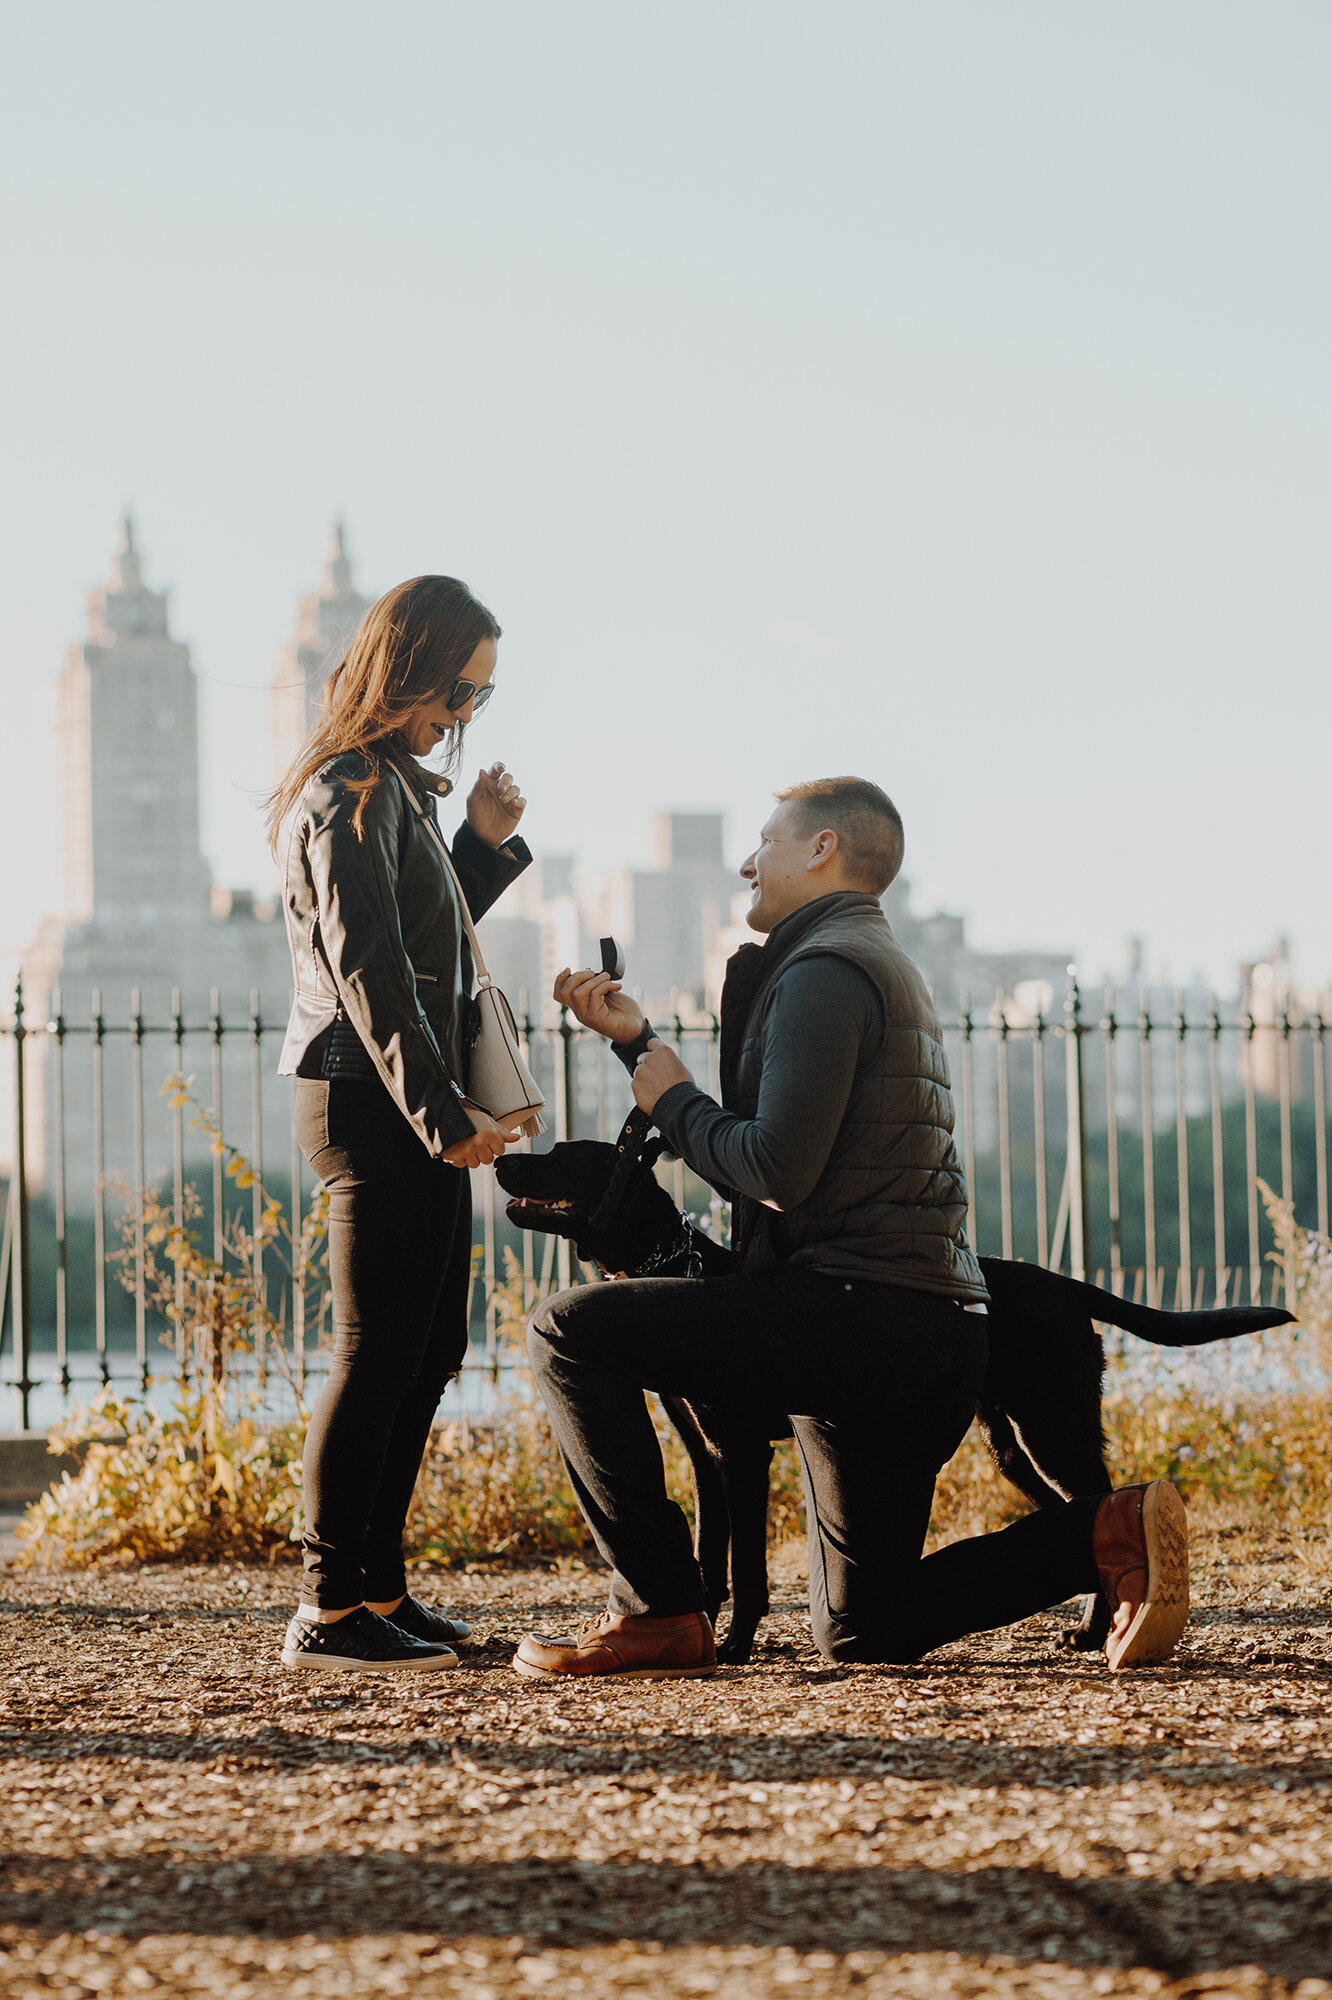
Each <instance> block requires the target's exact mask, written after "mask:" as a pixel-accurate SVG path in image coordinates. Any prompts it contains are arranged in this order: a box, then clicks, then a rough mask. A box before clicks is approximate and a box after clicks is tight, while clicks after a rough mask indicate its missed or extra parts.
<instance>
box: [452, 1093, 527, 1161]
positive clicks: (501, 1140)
mask: <svg viewBox="0 0 1332 2000" xmlns="http://www.w3.org/2000/svg"><path fill="white" fill-rule="evenodd" d="M463 1110H464V1111H465V1112H466V1113H467V1116H468V1117H469V1118H470V1119H471V1121H472V1137H471V1138H470V1139H459V1141H458V1142H457V1144H456V1145H454V1146H450V1147H449V1149H448V1151H447V1152H446V1153H441V1154H440V1158H441V1160H447V1161H448V1163H449V1165H450V1166H451V1167H488V1166H490V1165H491V1164H492V1162H493V1161H495V1160H497V1159H498V1158H499V1156H500V1154H501V1153H502V1152H503V1151H504V1148H505V1147H506V1146H515V1145H517V1143H518V1137H519V1135H518V1133H517V1132H506V1131H505V1130H504V1128H503V1126H502V1125H497V1124H496V1123H495V1120H494V1119H493V1118H492V1117H491V1115H490V1113H489V1112H488V1111H483V1110H482V1109H481V1107H480V1105H479V1104H464V1105H463Z"/></svg>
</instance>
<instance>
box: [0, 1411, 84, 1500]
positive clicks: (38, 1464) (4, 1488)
mask: <svg viewBox="0 0 1332 2000" xmlns="http://www.w3.org/2000/svg"><path fill="white" fill-rule="evenodd" d="M78 1469H79V1461H78V1459H77V1458H75V1457H73V1456H71V1455H70V1454H69V1453H66V1454H65V1455H64V1456H63V1457H61V1458H53V1457H52V1456H51V1454H50V1453H49V1452H48V1451H47V1449H46V1432H45V1431H0V1514H19V1513H22V1511H23V1509H24V1508H25V1507H28V1506H31V1504H32V1502H33V1501H34V1500H38V1499H40V1498H41V1496H42V1494H43V1493H45V1491H46V1489H47V1487H48V1486H54V1484H55V1482H56V1480H57V1479H59V1478H60V1476H61V1474H62V1473H65V1472H77V1471H78Z"/></svg>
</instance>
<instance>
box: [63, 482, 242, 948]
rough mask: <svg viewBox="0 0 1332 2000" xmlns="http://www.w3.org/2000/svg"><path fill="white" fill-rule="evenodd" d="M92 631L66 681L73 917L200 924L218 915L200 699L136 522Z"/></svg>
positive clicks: (78, 646)
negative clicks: (204, 836) (206, 845)
mask: <svg viewBox="0 0 1332 2000" xmlns="http://www.w3.org/2000/svg"><path fill="white" fill-rule="evenodd" d="M122 532H123V539H122V544H121V547H120V549H119V550H118V551H117V553H116V555H115V557H114V558H113V561H112V569H111V579H110V581H109V582H108V583H107V584H105V585H103V586H101V587H100V588H99V589H96V590H90V591H89V593H88V635H87V637H86V638H85V639H83V640H81V641H77V642H76V643H75V644H74V645H72V646H71V647H70V649H69V654H68V658H67V660H66V664H65V671H64V673H63V675H62V676H61V681H60V710H59V714H60V720H59V735H60V745H61V751H62V761H63V766H64V799H63V804H64V811H63V814H62V825H63V829H64V839H65V908H64V911H63V913H62V914H63V915H64V917H65V918H66V919H67V920H68V921H70V922H74V923H93V924H95V925H96V926H97V927H98V928H99V929H100V930H104V931H106V932H108V933H110V932H115V933H118V934H119V933H123V932H125V931H133V932H136V933H139V934H142V933H144V932H156V931H158V930H160V929H162V928H164V927H165V928H169V929H173V930H174V929H178V928H180V927H182V926H183V927H185V928H191V927H193V926H195V925H198V924H200V923H202V922H203V921H204V919H205V917H206V915H207V910H208V867H207V864H206V862H205V861H204V857H203V849H202V846H201V844H200V838H199V756H198V696H197V688H196V683H195V678H194V669H193V667H192V666H191V665H190V654H189V648H188V647H187V646H183V645H182V644H181V643H180V641H179V640H178V639H173V638H172V637H171V635H170V632H169V631H168V629H167V600H166V593H165V591H162V592H157V591H152V590H149V589H148V588H147V587H146V586H145V584H144V581H143V571H142V565H141V563H140V560H139V553H138V550H137V549H136V548H135V545H134V526H133V523H132V521H131V520H130V517H129V515H128V514H127V515H126V516H125V520H124V524H123V531H122Z"/></svg>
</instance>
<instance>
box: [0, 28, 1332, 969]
mask: <svg viewBox="0 0 1332 2000" xmlns="http://www.w3.org/2000/svg"><path fill="white" fill-rule="evenodd" d="M9 52H10V54H11V62H12V65H13V68H14V71H15V73H16V74H22V75H23V76H24V77H25V78H26V79H27V80H28V84H27V87H26V88H25V89H24V91H23V92H21V93H18V94H17V95H16V98H15V101H14V103H13V104H12V105H10V106H9V107H8V116H7V118H6V121H5V129H4V131H3V133H0V176H3V177H4V189H5V199H4V207H3V213H4V216H5V230H6V246H7V247H6V259H7V262H6V270H7V273H8V275H9V277H10V281H11V284H10V289H11V292H12V296H13V299H14V301H15V304H14V307H13V309H12V310H11V311H10V312H9V313H7V314H6V315H5V320H4V324H3V325H2V326H0V360H2V361H3V365H2V366H0V420H2V421H3V423H4V428H5V435H6V445H7V460H8V475H9V476H8V478H7V480H6V481H5V482H4V486H3V490H0V545H3V547H4V549H5V553H6V558H7V563H6V570H7V577H6V587H5V590H4V592H3V593H0V698H3V700H4V703H5V713H6V718H7V722H8V723H9V750H10V757H9V764H8V773H7V777H8V782H7V784H6V786H5V788H4V789H3V793H0V840H3V841H4V844H5V849H6V851H7V852H9V853H11V854H13V853H22V854H23V855H24V857H25V865H24V867H23V868H22V869H21V870H14V871H11V877H12V879H11V880H10V881H8V882H7V883H6V886H5V892H4V893H5V905H4V910H3V912H2V913H0V939H2V940H3V941H4V942H6V943H8V944H10V945H11V946H12V945H13V944H15V943H17V942H20V941H21V939H22V937H23V936H24V935H26V933H27V932H28V930H29V929H30V928H31V925H32V923H33V922H34V921H35V920H36V918H37V916H38V915H39V913H40V910H41V909H43V908H46V907H49V906H50V904H51V902H52V900H53V896H52V890H53V885H54V882H55V879H56V872H57V870H58V868H59V861H58V851H59V846H60V829H59V824H58V807H57V804H56V793H57V791H58V787H57V785H56V784H55V783H54V782H53V766H52V760H51V749H50V746H51V733H50V732H51V722H52V717H53V712H54V688H53V682H54V678H55V674H56V671H57V668H58V663H59V661H60V659H61V656H62V655H63V652H64V649H65V647H66V645H67V644H68V642H69V639H70V636H71V634H72V633H73V632H75V631H77V630H78V629H79V628H78V623H77V619H78V605H79V596H80V592H81V590H82V588H83V587H84V584H85V582H86V580H87V579H89V578H92V577H96V576H97V575H99V574H100V573H101V569H102V563H103V558H104V553H105V549H106V546H107V541H108V535H109V532H110V528H111V525H112V523H113V522H114V520H115V518H116V516H117V514H118V512H119V511H120V509H121V508H122V507H123V506H124V505H125V504H126V503H127V502H128V503H129V504H130V505H132V507H133V508H134V511H135V514H136V517H137V518H138V520H139V522H140V524H141V528H142V533H143V537H144V542H145V546H146V547H147V548H149V549H150V550H151V556H152V566H153V572H152V573H153V576H154V580H155V583H156V584H157V585H158V586H159V587H160V586H162V585H164V584H168V583H169V584H170V585H171V586H172V623H173V629H174V630H175V631H176V632H178V633H179V634H180V636H181V637H182V639H183V640H185V641H188V642H189V643H190V644H191V647H192V650H193V656H194V662H195V668H196V672H197V673H198V675H199V677H200V693H201V704H202V710H203V715H204V722H205V734H206V738H207V741H208V743H209V758H208V770H207V772H206V774H205V784H204V796H203V811H204V823H205V837H206V845H207V848H208V851H209V854H210V856H211V857H212V858H213V860H214V863H215V866H216V867H217V870H218V873H219V875H220V876H221V877H222V878H223V879H225V880H226V881H228V882H232V883H235V884H237V885H246V884H254V885H256V886H262V885H264V884H266V883H267V882H269V881H270V880H271V877H270V875H269V873H268V863H267V860H266V857H265V853H264V843H263V834H262V827H261V815H260V811H259V803H260V797H261V794H262V793H263V791H264V790H265V788H266V787H267V784H268V782H269V778H270V771H269V767H268V753H267V702H268V694H267V688H268V681H269V678H270V674H271V669H272V662H273V658H274V654H275V651H276V650H277V648H278V647H280V646H281V645H283V644H284V643H286V642H287V641H288V639H289V638H290V635H291V631H292V624H293V618H292V610H293V600H294V599H295V598H296V597H297V596H298V595H299V594H300V592H301V591H302V590H308V589H309V587H310V583H311V581H312V579H313V577H314V575H315V574H316V573H317V562H318V557H319V554H320V550H321V546H322V542H323V537H324V534H325V531H326V527H327V523H328V522H329V520H330V519H331V518H334V517H337V516H338V515H341V516H342V517H343V518H345V519H346V521H347V523H348V530H349V535H350V538H351V544H352V548H353V551H354V554H355V559H356V566H357V575H358V578H359V579H360V583H361V587H362V589H364V590H365V591H367V592H372V591H374V590H378V589H382V588H384V587H387V586H389V585H391V584H393V583H395V582H397V581H398V580H399V579H401V578H402V577H404V576H407V575H411V574H414V573H420V572H423V571H440V570H446V571H448V572H450V573H452V574H455V575H460V576H462V577H464V578H465V579H466V580H467V581H468V582H469V584H471V585H472V586H473V587H474V588H475V589H476V590H477V591H478V593H479V594H480V595H481V596H482V597H483V598H484V599H485V600H486V601H487V602H488V603H489V604H491V605H492V607H493V608H494V610H495V611H496V613H497V615H498V617H499V619H500V622H501V624H502V625H503V626H504V631H505V637H504V641H503V643H502V646H501V661H500V672H499V682H498V693H497V698H496V700H495V702H494V703H493V704H492V707H491V710H490V711H489V713H488V714H487V715H486V717H485V718H484V719H483V723H482V724H481V725H479V728H478V731H477V732H476V733H474V734H473V737H472V743H471V746H470V747H471V750H472V751H473V753H474V754H475V756H476V757H477V758H478V759H481V758H484V759H485V761H487V762H489V761H490V760H491V758H493V757H496V756H502V757H504V758H506V759H507V760H508V761H509V762H510V763H511V764H512V766H513V767H514V769H515V770H516V772H517V773H518V775H519V777H520V779H521V780H522V783H523V785H524V789H525V790H526V792H527V795H528V798H529V800H530V808H529V813H528V821H527V830H528V832H529V835H530V837H531V839H532V841H533V843H534V845H535V846H537V847H539V848H541V849H543V850H546V851H549V852H554V853H560V852H565V853H577V854H578V855H579V856H580V857H582V859H583V861H584V862H585V863H586V864H587V865H589V866H598V865H600V866H611V865H616V864H622V865H628V866H640V867H641V866H644V865H646V863H647V861H648V859H649V839H650V825H649V813H650V809H651V808H652V807H655V806H656V805H658V804H661V805H663V806H665V807H668V808H671V809H675V810H697V811H709V810H710V811H716V810H718V809H720V808H724V809H725V810H726V812H727V815H728V829H729V831H728V846H727V861H728V864H730V865H734V863H735V862H737V861H738V860H739V858H740V856H741V855H742V854H743V853H744V852H745V851H746V849H747V847H748V846H749V845H750V843H751V841H752V839H753V836H754V832H755V831H756V830H757V827H758V826H759V824H760V823H761V821H762V819H763V817H764V816H765V813H766V810H767V804H768V800H769V797H770V794H771V792H772V791H773V790H774V789H775V788H776V787H778V786H781V785H783V784H786V783H789V782H791V781H793V780H795V779H799V778H805V777H808V776H810V775H812V774H815V773H828V772H835V771H841V770H846V769H848V768H849V769H852V770H858V771H861V772H863V773H864V774H865V775H867V776H870V777H873V778H875V779H877V780H878V781H879V782H881V783H882V784H884V786H885V788H886V789H887V790H888V791H889V793H890V794H891V795H892V796H893V797H894V798H895V799H896V801H897V803H898V805H899V807H900V808H901V810H902V813H903V816H904V818H905V820H906V824H907V834H908V851H909V860H908V868H909V872H910V874H911V877H912V880H913V883H914V884H915V885H916V891H917V894H918V896H919V898H920V902H921V905H922V907H925V908H930V909H934V908H944V909H948V910H952V911H956V912H958V913H959V914H960V915H962V916H963V917H965V919H966V921H967V924H968V927H969V930H970V932H971V933H972V934H973V935H974V936H975V937H976V938H977V939H978V940H979V941H980V942H982V943H984V944H985V945H987V946H990V945H993V946H999V945H1002V944H1005V943H1023V944H1027V945H1032V946H1046V947H1053V946H1055V945H1061V946H1062V944H1063V943H1064V942H1065V941H1067V942H1068V943H1069V944H1070V945H1071V946H1073V948H1074V949H1076V951H1077V953H1078V958H1079V962H1080V963H1081V964H1082V965H1083V966H1084V968H1085V969H1086V971H1087V973H1088V975H1089V976H1090V977H1092V978H1096V977H1098V976H1099V974H1100V972H1101V971H1102V970H1103V969H1106V968H1110V969H1114V968H1116V967H1119V966H1121V965H1122V964H1123V963H1124V957H1125V940H1126V938H1127V937H1129V936H1130V935H1132V934H1134V933H1139V934H1142V935H1143V936H1144V938H1145V940H1146V951H1147V958H1148V963H1149V964H1150V965H1151V966H1152V967H1153V968H1155V969H1156V970H1158V971H1159V970H1161V969H1163V966H1164V965H1168V967H1169V969H1170V971H1171V972H1172V973H1173V975H1174V976H1175V977H1177V978H1188V977H1189V976H1190V975H1191V974H1192V973H1193V972H1194V971H1195V970H1200V971H1202V972H1204V973H1206V974H1207V975H1208V976H1209V977H1210V978H1214V979H1215V980H1217V981H1218V982H1219V983H1224V982H1226V981H1228V980H1229V979H1230V978H1231V976H1232V975H1231V967H1232V965H1233V962H1234V960H1235V959H1236V958H1237V957H1240V958H1249V957H1252V956H1254V955H1257V954H1261V953H1262V952H1264V951H1266V950H1267V949H1268V948H1269V947H1270V945H1271V943H1272V940H1273V937H1274V936H1276V935H1285V936H1288V937H1289V938H1290V939H1291V940H1292V944H1293V948H1294V951H1295V954H1296V962H1297V971H1298V974H1299V976H1300V978H1301V979H1302V981H1304V982H1305V983H1310V982H1313V983H1318V982H1321V981H1323V980H1325V979H1326V978H1327V976H1328V974H1329V972H1332V902H1329V899H1328V898H1327V896H1326V895H1325V893H1324V892H1323V886H1322V885H1323V880H1324V876H1325V873H1326V867H1327V859H1328V837H1327V828H1326V817H1327V816H1326V810H1325V806H1324V803H1323V794H1324V791H1325V788H1326V781H1325V771H1324V765H1325V747H1324V746H1325V742H1326V736H1327V720H1328V710H1329V691H1328V679H1329V676H1328V671H1327V662H1328V657H1329V640H1330V639H1332V622H1330V621H1329V614H1328V604H1327V597H1326V591H1325V588H1324V586H1323V584H1322V575H1323V572H1324V570H1325V567H1326V545H1327V533H1328V521H1329V512H1330V509H1329V474H1328V467H1329V465H1332V449H1330V448H1329V447H1330V446H1332V438H1329V426H1330V425H1332V404H1330V403H1329V400H1328V397H1327V394H1326V386H1327V358H1326V357H1327V355H1328V353H1329V352H1330V351H1332V273H1330V272H1329V270H1328V267H1327V261H1326V259H1324V258H1322V257H1319V256H1317V255H1311V254H1310V246H1311V245H1316V244H1318V243H1320V242H1321V241H1322V240H1323V238H1324V236H1325V234H1326V225H1327V213H1326V211H1327V199H1328V197H1327V192H1326V191H1327V189H1328V188H1329V187H1330V186H1332V158H1330V157H1329V154H1330V152H1332V132H1330V131H1329V127H1328V123H1327V120H1326V117H1325V112H1324V106H1323V103H1322V93H1321V88H1320V85H1321V79H1322V78H1323V77H1324V76H1325V75H1326V74H1327V72H1328V66H1329V61H1330V60H1332V17H1329V16H1328V14H1327V12H1326V10H1325V9H1315V8H1312V7H1310V6H1307V5H1299V4H1297V5H1295V6H1293V7H1291V8H1289V9H1287V10H1286V11H1285V12H1283V14H1282V16H1281V17H1280V23H1279V24H1278V23H1277V22H1276V21H1275V20H1274V18H1273V17H1272V16H1271V15H1270V14H1264V13H1262V12H1260V11H1258V10H1245V9H1234V8H1229V9H1226V8H1223V9H1217V8H1216V7H1214V6H1209V5H1207V4H1205V0H1180V4H1178V5H1177V6H1174V7H1171V8H1170V9H1168V10H1161V9H1159V8H1153V7H1150V6H1148V5H1146V4H1145V0H1128V4H1126V5H1125V6H1124V7H1121V8H1118V9H1116V10H1114V12H1113V13H1112V14H1111V13H1100V14H1098V13H1096V12H1095V11H1094V10H1089V9H1071V10H1070V9H1067V8H1060V7H1057V6H1055V5H1053V4H1051V0H1016V4H1014V5H1013V6H1012V7H1007V8H1003V9H995V8H993V7H987V6H985V5H983V4H980V0H958V4H957V5H956V6H954V7H950V8H947V9H937V8H928V7H921V6H918V5H902V4H896V0H895V4H892V5H888V6H876V5H870V4H866V0H848V4H847V5H845V6H844V7H839V8H837V9H835V10H831V11H829V10H816V9H809V8H807V7H804V6H801V5H796V4H790V3H789V0H776V4H774V5H773V6H772V7H768V8H765V9H764V10H763V12H762V31H761V32H756V31H755V23H754V20H753V18H752V15H751V11H750V10H747V9H734V10H727V9H722V10H718V9H715V8H704V7H701V6H698V5H697V4H695V0H682V5H681V6H680V7H677V8H676V9H674V10H673V11H672V14H671V17H670V20H669V23H663V22H661V21H658V20H657V19H655V18H654V17H650V16H648V15H645V14H639V13H636V12H635V11H634V10H625V9H623V8H617V7H614V6H612V5H609V4H606V0H579V6H578V8H577V9H576V16H575V18H574V19H573V20H572V22H571V21H570V20H569V19H567V18H563V17H559V16H556V15H555V14H553V13H551V12H550V10H547V9H542V8H539V7H536V6H532V5H530V4H524V3H523V0H520V4H519V5H518V7H517V8H516V9H515V10H513V11H512V12H501V13H499V14H495V13H487V12H486V11H484V10H481V11H480V12H478V10H475V9H467V8H463V7H460V6H456V5H453V4H449V0H446V4H443V5H441V6H439V7H432V8H429V9H427V8H423V7H420V6H418V5H415V4H407V5H404V6H403V7H402V8H400V9H395V10H392V11H391V13H390V14H389V15H388V16H386V17H385V19H384V20H383V21H382V22H377V23H376V29H375V33H374V34H373V35H367V34H366V32H365V27H364V18H363V14H362V12H361V11H360V10H356V9H353V8H351V7H350V6H347V5H345V4H342V3H341V0H329V4H328V5H327V6H325V7H323V8H321V9H320V10H319V13H318V15H317V16H316V15H315V14H314V12H313V11H312V10H310V9H309V8H307V7H303V6H294V7H292V8H290V9H286V10H282V11H281V12H280V13H278V14H274V12H273V10H272V9H263V10H260V9H258V8H257V7H256V6H254V5H253V4H252V0H237V7H236V8H234V9H233V10H232V11H231V12H230V14H229V15H228V17H227V22H226V25H225V29H224V30H222V31H219V32H214V31H213V26H212V25H211V24H210V23H209V22H208V20H207V19H206V18H205V17H203V16H201V15H196V14H193V13H192V12H191V11H190V10H180V9H171V8H167V7H166V6H164V5H160V4H158V0H144V4H143V5H142V6H140V7H137V8H136V10H135V12H134V19H133V22H127V21H125V20H122V19H121V18H119V17H115V16H110V15H107V14H106V12H105V10H101V9H96V8H93V7H92V6H91V5H83V4H78V0H73V4H71V5H69V6H63V7H61V8H60V9H57V10H55V12H54V13H53V12H51V11H50V10H29V12H28V13H27V14H25V15H23V16H22V17H21V18H19V19H16V20H15V21H14V23H12V24H11V26H10V31H9ZM700 52H704V53H703V55H702V58H700ZM442 78H465V79H466V84H465V87H462V88H458V89H454V88H449V89H447V91H446V92H445V93H444V94H445V95H446V96H447V100H448V112H447V116H442V115H441V79H442ZM353 133H354V134H355V142H354V143H346V142H345V135H347V134H353Z"/></svg>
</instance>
